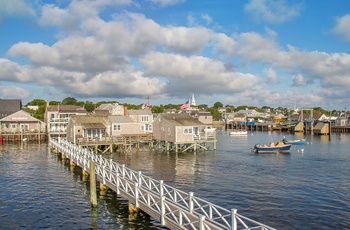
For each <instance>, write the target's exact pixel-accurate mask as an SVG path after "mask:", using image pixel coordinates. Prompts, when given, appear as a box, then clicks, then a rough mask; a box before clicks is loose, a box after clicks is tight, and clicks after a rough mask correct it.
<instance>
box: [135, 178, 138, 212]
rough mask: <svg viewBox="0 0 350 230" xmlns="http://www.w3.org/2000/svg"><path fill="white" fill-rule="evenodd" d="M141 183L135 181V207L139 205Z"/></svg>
mask: <svg viewBox="0 0 350 230" xmlns="http://www.w3.org/2000/svg"><path fill="white" fill-rule="evenodd" d="M138 187H139V184H138V183H136V182H135V207H136V208H138V207H139V190H138Z"/></svg>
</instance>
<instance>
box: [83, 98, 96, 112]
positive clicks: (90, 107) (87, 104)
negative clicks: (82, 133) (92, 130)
mask: <svg viewBox="0 0 350 230" xmlns="http://www.w3.org/2000/svg"><path fill="white" fill-rule="evenodd" d="M84 108H85V110H86V111H87V112H92V111H94V109H95V104H94V103H93V102H91V101H86V102H85V104H84Z"/></svg>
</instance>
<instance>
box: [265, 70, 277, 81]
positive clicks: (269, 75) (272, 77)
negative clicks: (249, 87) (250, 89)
mask: <svg viewBox="0 0 350 230" xmlns="http://www.w3.org/2000/svg"><path fill="white" fill-rule="evenodd" d="M264 74H265V77H266V81H267V83H273V82H275V81H276V79H277V74H276V72H275V70H274V69H273V68H268V69H266V70H264Z"/></svg>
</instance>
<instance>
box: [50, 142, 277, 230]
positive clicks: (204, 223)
mask: <svg viewBox="0 0 350 230" xmlns="http://www.w3.org/2000/svg"><path fill="white" fill-rule="evenodd" d="M50 146H51V147H52V149H54V150H55V151H56V152H57V153H60V154H62V159H65V160H66V159H69V161H70V162H71V165H73V166H74V165H76V166H79V167H81V168H82V170H83V173H86V172H88V173H90V170H91V168H90V167H91V165H94V168H95V170H94V174H95V175H96V179H97V180H98V181H99V182H100V184H102V185H103V186H100V188H101V187H104V186H107V187H109V188H110V189H112V190H113V191H115V192H116V193H117V195H118V196H121V197H123V198H124V199H127V200H128V201H129V204H130V206H132V207H133V210H138V209H140V210H142V211H143V212H145V213H147V214H148V215H150V216H152V217H153V218H155V219H156V220H158V221H159V222H160V224H161V225H162V226H165V227H168V228H170V229H200V230H204V229H213V230H215V229H227V230H229V229H230V230H231V229H232V230H237V229H263V230H269V229H273V228H271V227H269V226H266V225H264V224H262V223H260V222H257V221H254V220H252V219H250V218H248V217H245V216H242V215H240V214H238V212H237V209H231V210H228V209H225V208H223V207H220V206H218V205H215V204H213V203H210V202H208V201H206V200H203V199H201V198H199V197H196V196H195V195H194V193H193V192H184V191H181V190H179V189H176V188H174V187H171V186H169V185H167V184H165V183H164V182H163V181H162V180H155V179H152V178H150V177H148V176H145V175H143V174H142V172H137V171H134V170H132V169H128V168H126V167H125V165H120V164H118V163H116V162H114V161H113V160H112V159H107V158H104V157H103V156H102V155H97V154H95V153H94V152H92V151H91V150H90V149H89V148H86V147H85V148H84V147H82V146H79V145H76V144H73V143H71V142H68V141H67V140H65V139H59V140H56V139H50ZM91 162H94V164H91ZM91 173H92V172H91Z"/></svg>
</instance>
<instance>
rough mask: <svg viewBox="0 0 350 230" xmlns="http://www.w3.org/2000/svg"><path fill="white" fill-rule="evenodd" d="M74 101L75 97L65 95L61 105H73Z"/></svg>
mask: <svg viewBox="0 0 350 230" xmlns="http://www.w3.org/2000/svg"><path fill="white" fill-rule="evenodd" d="M76 102H77V99H75V98H74V97H67V98H65V99H63V100H62V105H75V103H76Z"/></svg>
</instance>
